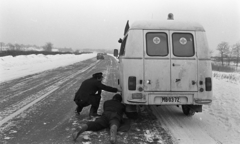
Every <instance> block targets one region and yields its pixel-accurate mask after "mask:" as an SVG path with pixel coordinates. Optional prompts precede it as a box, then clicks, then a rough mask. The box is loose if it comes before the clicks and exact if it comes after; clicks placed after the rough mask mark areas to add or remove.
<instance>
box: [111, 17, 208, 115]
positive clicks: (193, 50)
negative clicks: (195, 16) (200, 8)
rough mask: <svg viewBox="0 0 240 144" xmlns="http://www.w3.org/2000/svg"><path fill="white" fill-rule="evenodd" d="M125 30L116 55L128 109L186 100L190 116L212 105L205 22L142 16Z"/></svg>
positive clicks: (175, 103) (184, 102) (181, 102)
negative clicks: (205, 105) (150, 19)
mask: <svg viewBox="0 0 240 144" xmlns="http://www.w3.org/2000/svg"><path fill="white" fill-rule="evenodd" d="M125 31H126V32H125V35H124V38H123V39H120V40H119V42H120V43H121V48H120V52H119V55H118V52H117V53H116V49H115V56H118V58H119V72H120V79H119V84H120V86H121V87H122V95H123V103H125V104H126V105H127V106H128V109H129V111H131V109H132V108H133V107H135V106H137V105H157V106H159V105H177V106H179V105H181V107H182V110H183V113H184V114H185V115H193V114H194V113H195V112H202V105H204V104H211V102H212V67H211V59H210V52H209V47H208V43H207V38H206V33H205V30H204V28H203V27H202V26H201V25H200V24H198V23H193V22H180V21H175V20H165V21H137V22H134V23H133V24H132V25H131V26H130V27H129V26H128V23H127V25H126V28H125Z"/></svg>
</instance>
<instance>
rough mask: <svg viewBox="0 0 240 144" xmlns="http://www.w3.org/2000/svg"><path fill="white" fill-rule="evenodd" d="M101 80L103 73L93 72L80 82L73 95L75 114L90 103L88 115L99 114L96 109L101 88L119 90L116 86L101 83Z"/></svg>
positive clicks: (109, 90) (112, 90)
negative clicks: (75, 106) (89, 76)
mask: <svg viewBox="0 0 240 144" xmlns="http://www.w3.org/2000/svg"><path fill="white" fill-rule="evenodd" d="M102 80H103V74H102V73H101V72H99V73H95V74H93V75H92V77H91V78H89V79H87V80H85V81H83V82H82V84H81V86H80V88H79V89H78V91H77V92H76V94H75V97H74V101H75V103H76V105H77V108H76V110H75V112H76V113H77V114H80V112H81V111H82V109H83V108H84V107H86V106H89V105H91V108H90V113H89V116H99V115H98V114H97V110H98V107H99V103H100V100H101V92H102V90H105V91H108V92H113V93H116V92H120V91H121V90H120V89H118V88H114V87H110V86H106V85H104V84H102Z"/></svg>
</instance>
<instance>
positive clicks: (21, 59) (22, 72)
mask: <svg viewBox="0 0 240 144" xmlns="http://www.w3.org/2000/svg"><path fill="white" fill-rule="evenodd" d="M96 55H97V53H89V54H81V55H74V54H64V55H42V54H39V55H20V56H16V57H12V56H5V57H0V83H1V82H4V81H8V80H11V79H15V78H18V77H23V76H26V75H30V74H34V73H38V72H42V71H45V70H49V69H54V68H58V67H61V66H67V65H70V64H73V63H76V62H79V61H83V60H86V59H89V58H93V57H96Z"/></svg>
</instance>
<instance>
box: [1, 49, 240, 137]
mask: <svg viewBox="0 0 240 144" xmlns="http://www.w3.org/2000/svg"><path fill="white" fill-rule="evenodd" d="M93 57H96V53H91V54H82V55H71V54H70V55H54V56H45V55H28V56H17V57H11V56H7V57H0V83H3V82H5V81H8V80H11V79H15V78H18V77H23V76H26V75H30V74H34V73H38V72H42V71H45V70H50V69H54V68H57V67H61V66H66V65H70V64H73V63H76V62H79V61H83V60H86V59H89V58H93ZM204 110H205V111H206V112H207V115H211V116H213V117H214V118H215V120H212V119H208V121H211V123H212V124H213V125H214V124H217V125H219V126H221V127H224V129H225V130H226V131H228V132H229V135H230V137H231V135H232V136H233V138H234V137H235V138H236V137H240V74H239V73H223V72H216V71H213V103H212V104H211V106H209V107H207V108H205V109H204ZM213 131H214V133H216V135H218V137H221V136H222V135H223V133H222V132H221V131H218V130H217V127H216V129H213ZM213 137H214V136H213ZM216 137H217V136H216Z"/></svg>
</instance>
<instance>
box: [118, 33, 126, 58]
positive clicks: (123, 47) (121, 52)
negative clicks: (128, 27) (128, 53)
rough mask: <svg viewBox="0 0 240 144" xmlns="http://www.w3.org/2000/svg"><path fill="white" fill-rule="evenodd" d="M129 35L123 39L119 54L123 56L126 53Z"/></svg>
mask: <svg viewBox="0 0 240 144" xmlns="http://www.w3.org/2000/svg"><path fill="white" fill-rule="evenodd" d="M127 37H128V36H126V37H125V38H124V39H123V42H122V44H121V47H120V53H119V56H122V55H124V54H125V46H126V42H127Z"/></svg>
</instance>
